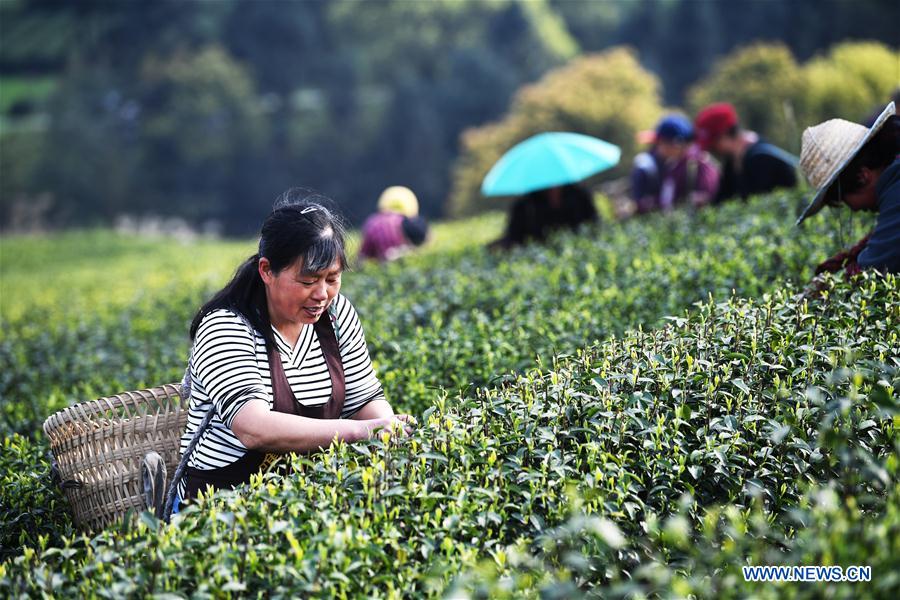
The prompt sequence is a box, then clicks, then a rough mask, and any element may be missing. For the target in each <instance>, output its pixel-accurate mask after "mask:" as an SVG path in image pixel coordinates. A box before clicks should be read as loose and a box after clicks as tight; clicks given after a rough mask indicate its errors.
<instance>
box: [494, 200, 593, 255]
mask: <svg viewBox="0 0 900 600" xmlns="http://www.w3.org/2000/svg"><path fill="white" fill-rule="evenodd" d="M597 221H599V217H598V215H597V208H596V207H595V206H594V200H593V197H592V196H591V193H590V191H588V190H587V189H586V188H585V187H584V186H581V185H577V184H569V185H564V186H557V187H552V188H548V189H544V190H536V191H534V192H530V193H528V194H526V195H524V196H521V197H519V198H518V199H517V200H516V201H515V203H514V204H513V206H512V210H510V213H509V221H507V224H506V230H505V231H504V233H503V237H501V238H500V239H499V240H497V241H495V242H493V243H492V244H491V247H493V248H511V247H513V246H516V245H520V244H526V243H528V242H544V241H545V240H546V239H547V236H549V235H550V234H551V233H552V232H554V231H556V230H559V229H569V230H571V231H576V230H577V229H578V228H579V227H580V226H581V225H582V224H584V223H596V222H597Z"/></svg>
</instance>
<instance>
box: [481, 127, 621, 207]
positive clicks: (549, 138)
mask: <svg viewBox="0 0 900 600" xmlns="http://www.w3.org/2000/svg"><path fill="white" fill-rule="evenodd" d="M621 154H622V151H621V150H619V147H618V146H615V145H613V144H610V143H609V142H604V141H603V140H601V139H597V138H595V137H591V136H589V135H582V134H580V133H567V132H559V131H558V132H549V133H539V134H538V135H536V136H534V137H530V138H528V139H527V140H525V141H524V142H521V143H519V144H516V145H515V146H513V147H512V148H511V149H510V150H509V151H508V152H507V153H506V154H504V155H503V157H502V158H501V159H500V160H498V161H497V164H495V165H494V166H493V167H491V170H490V171H489V172H488V174H487V176H485V178H484V181H483V182H482V183H481V193H482V194H484V195H485V196H518V195H521V194H527V193H528V192H533V191H535V190H542V189H545V188H549V187H555V186H558V185H565V184H567V183H575V182H576V181H581V180H582V179H585V178H586V177H590V176H591V175H594V174H596V173H600V172H601V171H605V170H606V169H609V168H611V167H614V166H615V165H616V164H618V162H619V157H620V156H621Z"/></svg>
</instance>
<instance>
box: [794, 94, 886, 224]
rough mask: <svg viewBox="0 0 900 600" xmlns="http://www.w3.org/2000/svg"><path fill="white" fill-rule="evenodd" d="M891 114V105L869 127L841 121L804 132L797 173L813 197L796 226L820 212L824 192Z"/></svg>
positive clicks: (825, 123)
mask: <svg viewBox="0 0 900 600" xmlns="http://www.w3.org/2000/svg"><path fill="white" fill-rule="evenodd" d="M894 112H895V108H894V103H893V102H891V103H890V104H888V105H887V106H886V107H885V109H884V110H883V111H882V112H881V114H880V115H878V118H877V119H875V123H874V124H873V125H872V127H866V126H865V125H860V124H859V123H851V122H850V121H845V120H843V119H831V120H830V121H825V122H824V123H819V124H818V125H815V126H813V127H807V128H806V130H805V131H804V132H803V139H802V141H801V146H800V169H801V170H802V171H803V174H804V175H806V179H807V180H808V181H809V183H810V184H811V185H812V186H813V187H814V188H816V195H815V196H814V197H813V199H812V202H810V203H809V206H807V207H806V209H805V210H804V211H803V214H802V215H800V218H799V219H797V225H799V224H800V223H802V222H803V220H804V219H806V218H807V217H811V216H812V215H814V214H816V213H817V212H819V211H820V210H821V209H822V206H824V205H825V198H826V196H827V195H828V190H829V189H831V186H832V185H834V182H835V181H836V180H837V178H838V177H839V176H840V174H841V172H843V170H844V169H845V168H847V165H848V164H849V163H850V161H851V160H853V158H854V157H855V156H856V155H857V154H859V151H860V150H862V147H863V146H865V145H866V144H867V143H868V142H869V140H871V139H872V138H873V137H874V136H875V134H876V133H878V131H879V130H880V129H881V128H882V126H884V124H885V123H887V120H888V119H889V118H890V117H891V116H892V115H893V114H894Z"/></svg>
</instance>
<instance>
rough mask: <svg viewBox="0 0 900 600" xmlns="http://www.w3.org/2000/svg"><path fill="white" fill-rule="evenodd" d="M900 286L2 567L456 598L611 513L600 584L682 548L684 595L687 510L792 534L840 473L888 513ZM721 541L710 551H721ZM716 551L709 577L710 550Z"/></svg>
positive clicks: (758, 323)
mask: <svg viewBox="0 0 900 600" xmlns="http://www.w3.org/2000/svg"><path fill="white" fill-rule="evenodd" d="M898 283H900V282H898V280H897V279H896V278H894V277H887V278H884V279H881V278H872V277H865V278H864V279H863V280H862V281H861V283H860V285H859V287H858V288H855V289H854V287H853V286H852V285H848V284H846V283H839V284H835V283H834V282H831V285H830V287H829V288H828V289H826V290H825V294H824V297H823V299H822V300H821V301H818V302H814V303H809V302H806V301H802V300H798V298H797V297H796V296H795V295H794V290H792V289H787V290H784V291H778V292H775V293H772V294H771V295H766V296H764V297H762V298H760V299H759V300H758V301H744V300H738V299H732V300H729V301H726V302H720V303H713V302H707V303H704V304H701V305H698V306H697V308H696V309H695V310H694V311H692V312H689V313H686V314H685V315H684V316H683V317H676V318H673V319H670V320H669V324H668V325H667V326H666V327H662V328H660V329H657V330H655V331H652V332H647V333H642V332H633V333H630V334H628V335H626V336H624V337H622V338H620V339H612V340H609V341H607V342H604V343H601V344H598V345H596V346H593V347H591V348H588V349H586V350H578V351H575V352H569V353H568V355H564V356H559V357H557V358H555V359H553V360H549V359H548V360H547V361H546V362H545V363H544V365H543V366H542V367H541V368H539V369H535V370H531V371H530V372H528V373H526V374H524V375H521V376H518V377H515V378H513V379H511V380H509V381H506V382H504V383H501V384H500V385H497V386H493V387H488V388H481V389H477V390H473V391H471V392H469V393H467V394H465V395H461V396H459V397H458V398H455V399H450V398H446V397H442V398H439V399H438V400H437V401H436V402H435V404H434V406H433V407H432V408H431V409H429V410H428V411H426V413H425V414H424V415H423V417H422V423H421V427H420V428H419V429H417V430H416V432H414V434H413V435H412V436H411V437H409V438H404V439H388V438H382V439H381V440H378V441H374V442H370V443H365V444H362V443H360V444H353V445H347V444H340V445H338V446H333V447H332V448H331V449H329V450H328V451H326V452H323V453H322V454H320V455H318V456H315V457H295V458H294V459H293V465H294V468H295V475H294V476H293V477H289V478H269V477H267V478H257V479H256V481H255V482H254V483H253V484H252V485H251V486H250V488H249V490H248V491H239V492H227V493H219V494H216V495H215V496H213V497H212V498H208V499H204V500H202V501H200V502H199V503H198V504H197V505H196V506H194V507H191V508H189V509H187V510H186V511H185V512H184V513H183V514H182V515H181V516H180V517H179V518H178V519H177V520H176V522H175V523H174V524H173V525H171V526H161V525H159V524H158V523H156V522H155V521H154V520H153V519H152V517H150V516H149V515H145V516H144V517H142V519H141V520H140V521H138V522H136V523H134V524H128V523H124V524H123V525H122V526H121V527H119V528H113V529H109V530H107V531H105V532H103V533H101V534H99V535H98V536H96V537H94V538H93V539H88V538H86V537H72V538H67V539H66V540H65V541H64V543H63V544H62V545H61V546H60V547H58V548H50V549H41V548H29V549H25V550H24V551H23V552H22V553H21V554H20V555H19V556H18V557H16V558H15V559H13V560H9V561H6V562H5V563H3V564H0V590H2V591H3V592H4V593H5V594H6V595H11V596H18V595H23V596H27V595H34V594H38V593H41V592H48V593H53V594H56V595H62V596H66V595H71V594H79V595H88V596H90V595H149V594H154V593H160V594H162V593H169V594H172V593H174V594H197V595H227V594H232V593H235V594H236V593H241V594H250V595H258V596H262V595H265V596H275V597H284V596H297V595H322V596H336V597H342V596H348V597H349V596H362V595H366V596H380V597H399V596H422V595H435V594H438V593H440V592H441V591H443V590H444V589H446V587H447V586H448V585H449V584H450V581H451V580H452V579H453V578H454V577H455V576H456V574H457V573H459V572H460V571H461V570H463V569H467V568H473V567H474V566H475V565H476V564H478V562H479V561H481V560H493V561H495V562H496V563H497V564H498V565H501V566H502V565H504V564H506V562H507V560H508V556H509V547H510V546H516V547H520V548H523V549H524V550H526V551H529V552H533V551H535V550H537V549H538V548H539V547H540V546H541V545H543V544H545V543H546V542H545V539H546V538H542V537H541V536H542V535H543V534H548V533H550V532H551V531H552V530H553V528H555V527H558V526H560V525H562V524H564V523H565V522H566V520H567V519H568V517H569V515H570V514H571V512H572V510H573V508H574V509H577V510H579V511H581V512H583V513H585V514H587V515H589V516H597V517H599V518H601V519H603V521H601V526H600V527H599V529H597V531H598V532H599V538H600V539H601V540H602V541H603V543H604V544H606V546H607V548H604V547H601V546H599V544H594V545H593V546H590V547H589V550H590V552H589V553H588V554H587V556H588V560H593V559H596V560H597V561H599V562H597V563H592V564H594V565H595V566H593V567H592V566H591V565H588V568H587V569H586V570H585V573H586V575H585V577H590V578H592V579H591V580H590V581H588V582H587V583H592V582H597V583H603V582H604V581H606V580H607V579H608V578H610V577H611V576H607V575H606V573H608V572H609V571H608V570H607V569H606V568H600V566H601V565H604V564H609V565H610V567H609V568H612V569H619V570H618V571H615V570H614V571H613V572H618V573H624V572H625V571H624V570H628V572H630V569H631V567H632V566H634V565H636V564H639V563H643V561H644V560H645V559H648V560H649V559H655V560H656V561H657V563H658V564H660V565H665V564H667V561H675V565H674V566H675V568H676V573H675V574H674V575H672V576H671V577H672V580H671V581H669V582H668V583H666V581H664V580H661V581H662V584H660V585H669V584H671V589H673V590H674V593H676V594H680V593H682V592H681V590H683V589H685V588H684V585H685V584H683V583H679V581H680V580H681V579H683V577H682V575H679V574H678V572H677V569H678V565H679V564H686V565H687V567H686V568H689V567H690V564H691V563H689V562H685V563H679V558H678V557H679V556H684V554H685V553H689V552H690V549H689V548H690V545H691V543H692V542H691V540H692V539H693V537H694V533H692V531H693V529H692V525H691V521H690V520H688V518H687V517H681V518H679V515H683V514H684V513H685V512H686V511H687V514H688V515H689V516H690V518H691V519H701V518H702V517H703V515H704V514H705V513H704V511H706V509H710V511H709V513H708V514H709V515H713V516H712V517H709V519H710V520H711V521H712V525H711V527H712V529H713V530H715V529H716V528H717V527H718V526H719V525H718V523H719V517H718V516H717V515H724V517H726V518H727V519H731V520H733V521H734V522H735V523H736V524H737V525H736V526H742V524H743V523H744V518H745V517H744V515H745V514H746V513H747V512H748V511H749V512H751V513H752V512H753V511H757V514H759V515H760V516H761V518H762V519H764V520H767V521H769V522H772V523H773V524H774V525H773V527H775V528H777V529H778V530H784V531H789V528H790V523H791V522H792V521H791V519H792V518H793V516H792V515H793V514H794V513H792V510H793V509H794V508H795V507H798V506H799V507H800V508H801V509H802V508H804V507H805V506H806V504H805V503H806V502H807V501H806V500H805V495H804V489H805V488H806V486H808V485H816V484H819V483H822V482H826V481H833V482H835V483H834V484H833V485H836V486H838V487H837V490H838V493H839V494H846V495H848V496H849V495H852V496H853V497H855V498H857V501H858V502H860V503H861V504H860V505H861V506H862V505H863V504H862V503H865V505H866V506H868V507H870V508H871V509H878V507H879V506H884V504H885V502H886V501H885V498H886V497H888V493H889V492H890V490H893V489H894V488H895V487H896V459H894V463H893V465H894V466H893V467H892V469H891V470H884V469H881V470H879V469H878V463H886V462H887V461H888V460H889V457H890V456H891V455H892V454H893V453H895V452H896V437H895V432H894V421H893V419H892V418H891V413H890V412H886V411H885V410H884V408H883V407H888V408H891V407H893V408H894V409H895V408H896V403H897V393H898V390H900V358H898V357H900V351H898V350H900V337H898V330H900V327H898V325H900V286H898ZM835 435H836V436H837V440H836V441H835V439H834V438H835ZM833 442H834V443H833ZM863 457H868V459H869V467H870V468H868V469H866V470H861V469H860V466H861V464H862V463H860V462H859V459H860V458H863ZM686 494H687V495H690V497H691V498H692V499H693V500H692V501H691V503H690V504H689V505H685V503H684V500H683V498H684V497H685V495H686ZM722 505H727V506H726V508H725V509H724V512H721V513H716V512H715V509H714V507H717V506H722ZM670 517H674V520H673V519H671V518H670ZM698 522H701V523H705V522H704V521H702V520H698ZM661 523H665V524H666V525H664V526H663V525H660V524H661ZM724 523H725V524H726V525H728V524H729V523H730V521H725V522H724ZM658 531H661V532H662V533H657V532H658ZM710 535H712V534H710ZM879 535H880V534H878V532H877V531H875V532H873V533H872V534H871V536H873V537H872V539H879V538H878V536H879ZM658 537H659V538H660V539H662V540H663V542H660V543H658V542H657V541H656V540H657V538H658ZM882 537H883V536H882ZM713 539H714V540H715V539H720V538H713ZM724 539H726V538H721V539H720V540H724ZM884 539H889V538H884ZM801 540H802V537H801ZM764 542H765V540H763V539H762V538H761V541H760V542H759V543H760V544H763V543H764ZM715 543H716V544H718V545H727V542H726V541H716V542H715ZM754 543H755V542H754ZM748 547H751V548H752V547H755V546H748ZM704 549H705V548H704V547H703V546H700V547H699V549H698V560H700V559H702V560H710V561H712V560H713V558H712V557H707V556H705V555H704V554H701V553H700V552H701V550H704ZM563 557H569V554H568V553H566V554H564V555H563ZM804 558H805V556H804ZM551 559H552V557H551ZM576 559H577V557H573V561H574V560H576ZM548 560H549V559H548ZM553 560H555V559H553ZM607 560H608V562H607ZM886 560H887V559H886ZM697 564H698V573H699V575H700V576H701V580H700V581H699V583H698V584H697V585H701V584H703V582H704V581H705V580H703V579H702V576H703V574H704V573H706V572H707V571H704V570H703V569H704V568H705V565H706V564H707V563H697ZM579 565H581V566H583V563H579V562H575V563H574V564H568V565H567V566H566V567H565V568H568V569H573V568H574V567H579ZM637 575H638V576H639V577H641V576H643V575H642V573H641V572H637ZM648 577H649V575H648ZM654 577H656V578H657V579H658V578H660V577H663V576H662V575H659V574H657V575H654ZM639 581H641V580H640V579H639ZM654 581H656V579H654ZM689 583H690V582H689ZM691 585H692V584H691ZM688 589H693V588H688ZM698 589H699V588H698Z"/></svg>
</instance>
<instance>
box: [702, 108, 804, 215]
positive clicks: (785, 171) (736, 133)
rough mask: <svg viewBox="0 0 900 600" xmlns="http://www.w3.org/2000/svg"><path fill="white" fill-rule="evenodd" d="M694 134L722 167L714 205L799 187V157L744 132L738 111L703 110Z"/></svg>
mask: <svg viewBox="0 0 900 600" xmlns="http://www.w3.org/2000/svg"><path fill="white" fill-rule="evenodd" d="M694 134H695V136H696V139H697V144H698V145H699V146H700V148H701V149H703V150H706V151H708V152H710V153H711V154H712V155H713V156H715V157H716V158H717V159H719V161H720V162H721V163H722V175H721V178H720V179H719V191H718V192H717V193H716V196H715V198H714V199H713V204H718V203H720V202H723V201H725V200H729V199H731V198H734V197H738V196H739V197H740V198H741V199H743V200H746V199H747V198H748V197H749V196H753V195H756V194H765V193H767V192H771V191H772V190H774V189H778V188H792V187H794V186H796V185H797V159H796V157H794V156H793V155H792V154H790V153H788V152H786V151H784V150H782V149H781V148H778V147H777V146H774V145H772V144H770V143H768V142H766V141H763V140H762V139H760V137H759V136H758V135H757V134H756V133H755V132H753V131H748V130H745V129H743V128H742V127H741V126H740V124H739V123H738V116H737V111H736V110H735V109H734V106H732V105H731V104H728V103H727V102H719V103H717V104H711V105H709V106H707V107H706V108H704V109H703V110H701V111H700V112H699V113H698V114H697V118H696V119H695V120H694Z"/></svg>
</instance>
